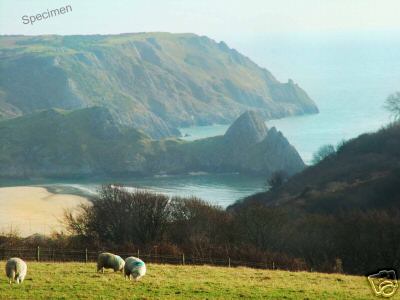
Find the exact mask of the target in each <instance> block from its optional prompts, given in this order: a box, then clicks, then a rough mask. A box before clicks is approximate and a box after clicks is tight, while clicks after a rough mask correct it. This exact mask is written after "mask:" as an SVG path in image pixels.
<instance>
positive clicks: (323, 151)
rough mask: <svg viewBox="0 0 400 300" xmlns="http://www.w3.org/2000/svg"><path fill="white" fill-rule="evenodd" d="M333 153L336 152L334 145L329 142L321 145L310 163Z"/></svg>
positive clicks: (315, 162)
mask: <svg viewBox="0 0 400 300" xmlns="http://www.w3.org/2000/svg"><path fill="white" fill-rule="evenodd" d="M334 153H336V149H335V146H333V145H331V144H328V145H323V146H321V147H320V148H319V149H318V151H317V152H315V153H314V155H313V158H312V163H313V164H314V165H315V164H317V163H319V162H320V161H322V160H324V159H325V158H326V157H328V156H330V155H332V154H334Z"/></svg>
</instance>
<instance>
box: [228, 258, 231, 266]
mask: <svg viewBox="0 0 400 300" xmlns="http://www.w3.org/2000/svg"><path fill="white" fill-rule="evenodd" d="M228 267H229V268H230V267H231V258H230V257H228Z"/></svg>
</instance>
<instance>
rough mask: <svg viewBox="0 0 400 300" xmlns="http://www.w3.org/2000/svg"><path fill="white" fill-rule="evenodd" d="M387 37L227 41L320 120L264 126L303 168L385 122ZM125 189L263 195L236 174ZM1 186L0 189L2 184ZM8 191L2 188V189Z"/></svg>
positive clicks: (395, 85) (197, 131) (392, 54)
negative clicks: (290, 85)
mask: <svg viewBox="0 0 400 300" xmlns="http://www.w3.org/2000/svg"><path fill="white" fill-rule="evenodd" d="M396 36H397V37H398V36H399V35H398V34H396V33H393V32H370V33H368V32H360V33H357V32H353V33H330V34H322V33H321V34H319V33H315V34H301V35H296V34H286V35H279V36H278V35H258V36H252V37H247V38H244V39H243V38H242V39H241V38H236V37H234V36H233V37H231V38H230V40H227V41H226V42H227V43H228V45H229V46H231V47H234V48H236V49H237V50H238V51H239V52H241V53H243V54H245V55H246V56H248V57H249V58H251V59H252V60H253V61H255V62H256V63H257V64H258V65H260V66H261V67H264V68H267V69H268V70H269V71H271V72H272V74H274V76H276V77H277V79H278V80H280V81H282V82H286V81H287V80H288V79H289V78H290V79H293V80H294V82H296V83H298V84H299V85H300V86H301V87H302V88H303V89H304V90H305V91H306V92H307V93H308V95H309V96H310V97H311V98H312V99H313V100H314V101H315V103H316V104H317V106H318V108H319V110H320V113H319V114H315V115H305V116H296V117H289V118H283V119H279V120H269V121H267V122H266V124H267V126H268V127H273V126H275V127H276V128H277V129H278V130H280V131H281V132H282V133H283V134H284V136H285V137H286V138H287V139H288V140H289V142H290V143H291V144H292V145H293V146H295V147H296V149H297V151H298V152H299V153H300V155H301V157H302V158H303V160H304V161H305V162H306V163H307V164H310V163H311V160H312V155H313V153H314V152H315V151H317V150H318V148H319V147H321V146H322V145H325V144H333V145H337V144H338V143H340V142H341V141H343V140H349V139H352V138H355V137H357V136H358V135H360V134H362V133H367V132H373V131H376V130H378V129H380V128H381V127H383V126H385V125H386V124H388V123H389V122H390V121H391V116H390V114H389V113H388V112H387V111H386V110H385V108H384V101H385V99H386V98H387V96H388V95H389V94H391V93H393V92H395V91H400V39H398V38H396ZM227 128H228V126H227V125H222V124H214V125H210V126H196V127H189V128H181V129H180V131H181V133H182V135H183V136H184V137H183V139H186V140H196V139H200V138H205V137H211V136H217V135H222V134H224V133H225V131H226V129H227ZM112 181H113V182H115V183H123V184H125V185H127V186H130V187H133V188H141V189H148V190H151V191H155V192H159V193H165V194H167V195H171V196H174V195H177V196H195V197H198V198H201V199H204V200H205V201H208V202H210V203H212V204H215V205H219V206H222V207H226V206H228V205H229V204H232V203H234V202H235V201H237V200H240V199H242V198H244V197H246V196H248V195H251V194H254V193H257V192H261V191H264V190H265V189H266V178H262V177H254V176H244V175H240V174H219V175H213V174H205V173H199V174H191V175H185V176H161V177H148V178H143V177H142V178H128V179H127V178H124V179H118V178H115V179H113V180H112ZM109 182H110V180H94V181H90V180H89V181H88V180H85V181H82V180H77V181H40V180H39V181H36V182H18V183H14V184H13V185H15V184H31V185H40V186H45V187H47V188H49V189H50V190H51V191H53V192H57V193H74V194H82V195H88V196H90V195H95V194H96V192H97V190H98V188H99V186H100V185H101V184H104V183H109ZM3 185H5V184H3ZM6 185H10V184H6Z"/></svg>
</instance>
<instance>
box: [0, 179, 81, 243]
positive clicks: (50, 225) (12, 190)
mask: <svg viewBox="0 0 400 300" xmlns="http://www.w3.org/2000/svg"><path fill="white" fill-rule="evenodd" d="M81 203H89V201H88V200H87V199H86V198H84V197H80V196H75V195H63V194H52V193H50V192H48V191H47V190H46V189H45V188H42V187H28V186H21V187H5V188H0V232H3V233H7V232H10V230H17V232H19V234H20V235H21V236H29V235H31V234H34V233H40V234H49V233H51V232H53V231H54V230H62V229H63V226H62V224H61V223H60V222H59V220H60V219H61V217H62V215H63V212H64V209H70V208H75V207H77V206H78V205H79V204H81Z"/></svg>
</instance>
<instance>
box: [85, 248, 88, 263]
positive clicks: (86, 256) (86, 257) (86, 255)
mask: <svg viewBox="0 0 400 300" xmlns="http://www.w3.org/2000/svg"><path fill="white" fill-rule="evenodd" d="M87 262H88V252H87V248H85V263H87Z"/></svg>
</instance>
